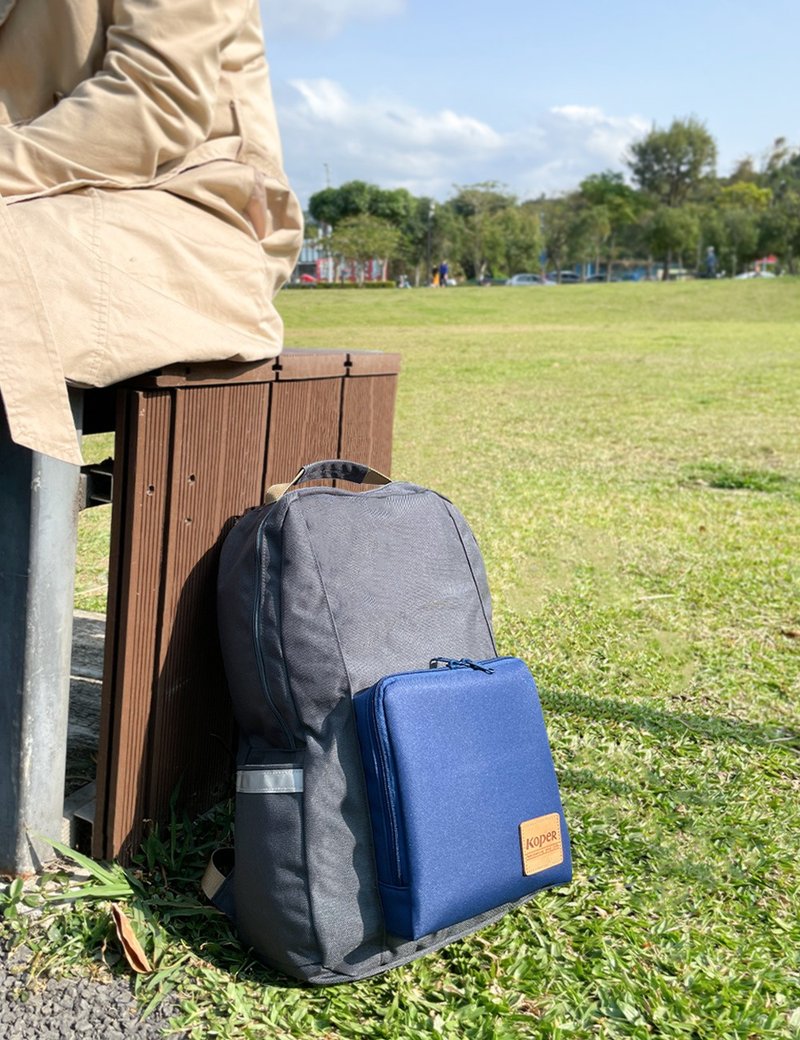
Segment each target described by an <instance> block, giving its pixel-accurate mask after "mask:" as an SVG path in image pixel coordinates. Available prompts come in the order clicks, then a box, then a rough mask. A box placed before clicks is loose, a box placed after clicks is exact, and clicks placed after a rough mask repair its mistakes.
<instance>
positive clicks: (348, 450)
mask: <svg viewBox="0 0 800 1040" xmlns="http://www.w3.org/2000/svg"><path fill="white" fill-rule="evenodd" d="M396 396H397V376H396V375H379V376H359V377H348V378H347V379H345V381H344V388H343V395H342V432H341V439H340V442H339V455H340V457H341V458H343V459H352V460H353V461H354V462H364V463H366V464H367V465H368V466H372V467H373V468H374V469H377V470H380V472H381V473H385V474H386V475H387V476H391V471H392V427H393V425H394V406H395V398H396ZM336 486H337V487H341V488H344V489H345V490H349V491H353V490H356V489H358V488H363V487H367V486H369V485H361V484H352V483H350V482H349V481H337V482H336Z"/></svg>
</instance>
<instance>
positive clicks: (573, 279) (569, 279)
mask: <svg viewBox="0 0 800 1040" xmlns="http://www.w3.org/2000/svg"><path fill="white" fill-rule="evenodd" d="M559 276H560V277H559ZM547 277H548V278H550V279H551V280H552V281H554V282H556V283H557V284H558V285H578V284H579V283H580V281H581V276H580V275H579V274H575V272H574V271H553V273H552V274H549V275H548V276H547Z"/></svg>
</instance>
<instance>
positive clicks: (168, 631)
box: [147, 384, 269, 820]
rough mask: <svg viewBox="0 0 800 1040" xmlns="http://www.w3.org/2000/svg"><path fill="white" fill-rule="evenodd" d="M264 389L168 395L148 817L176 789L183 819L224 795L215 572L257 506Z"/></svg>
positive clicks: (227, 720)
mask: <svg viewBox="0 0 800 1040" xmlns="http://www.w3.org/2000/svg"><path fill="white" fill-rule="evenodd" d="M268 395H269V388H268V386H264V385H258V384H253V385H247V386H237V387H236V388H235V389H233V390H232V389H231V388H230V387H218V386H217V387H202V388H201V387H196V388H191V389H178V390H176V391H175V420H174V439H173V454H174V460H173V470H172V488H171V494H170V502H169V516H168V520H167V527H166V549H165V555H164V564H163V576H162V582H163V605H162V616H161V623H160V648H159V670H158V675H157V677H156V681H155V702H154V721H153V730H152V736H151V752H150V754H151V766H150V778H149V790H148V795H147V815H148V816H149V817H150V818H151V819H162V820H163V819H165V817H166V816H167V814H168V809H169V802H170V797H171V795H172V793H173V791H174V790H175V789H176V787H177V785H178V784H180V803H181V805H182V806H183V807H185V808H186V810H187V811H188V812H190V813H193V812H195V811H200V810H202V809H204V808H206V807H208V806H209V805H212V804H214V803H215V802H217V801H219V800H220V799H221V798H222V797H224V795H225V794H226V793H227V791H228V790H229V787H230V782H231V777H232V775H233V766H234V761H235V757H234V756H235V748H234V725H233V716H232V713H231V707H230V698H229V696H228V692H227V687H226V684H225V675H224V670H223V666H222V659H221V655H220V649H219V643H218V640H217V612H216V575H217V564H218V560H219V551H220V548H221V546H222V541H223V539H224V537H225V535H226V534H227V532H228V531H229V530H230V527H231V526H232V523H233V521H234V518H235V517H236V516H238V515H240V514H241V513H243V512H244V511H245V510H246V509H248V508H249V507H250V506H252V505H254V504H256V503H257V502H258V501H259V495H260V491H261V482H262V478H263V473H264V455H265V450H266V434H267V414H268Z"/></svg>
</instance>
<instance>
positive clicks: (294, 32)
mask: <svg viewBox="0 0 800 1040" xmlns="http://www.w3.org/2000/svg"><path fill="white" fill-rule="evenodd" d="M405 10H406V0H288V2H287V0H261V13H262V16H263V19H264V29H265V31H266V37H267V40H270V39H272V38H273V37H274V36H288V35H291V36H302V37H313V38H315V39H329V38H330V37H332V36H336V34H337V33H339V32H341V30H342V29H343V27H344V26H345V25H346V23H347V22H351V21H367V20H368V21H375V20H377V19H380V18H390V17H394V16H396V15H400V14H404V13H405Z"/></svg>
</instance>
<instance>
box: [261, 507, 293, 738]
mask: <svg viewBox="0 0 800 1040" xmlns="http://www.w3.org/2000/svg"><path fill="white" fill-rule="evenodd" d="M265 524H266V517H265V518H264V520H262V521H261V523H260V524H259V525H258V531H257V533H256V543H255V544H256V557H257V563H258V595H257V596H256V597H255V604H254V605H253V644H254V646H255V651H256V663H257V664H258V675H259V678H260V679H261V690H262V692H263V694H264V699H265V700H266V702H267V704H268V705H269V707H270V710H271V711H272V714H273V716H274V718H275V721H276V722H277V723H278V726H279V727H280V729H281V732H282V733H283V735H284V737H285V738H286V744H287V747H288V749H289V750H290V751H296V750H297V743H296V741H295V739H294V737H293V736H292V734H291V733H290V732H289V728H288V726H287V725H286V723H285V722H284V720H283V718H282V716H281V715H280V713H279V712H278V708H277V706H276V704H275V701H274V700H273V699H272V693H271V692H270V688H269V681H268V680H267V667H266V663H265V661H264V650H263V647H262V645H261V639H260V638H259V635H260V632H261V618H262V611H263V603H264V599H265V597H266V594H267V581H266V571H267V568H266V566H265V563H264V553H263V552H262V549H261V545H262V539H263V533H264V525H265Z"/></svg>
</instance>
